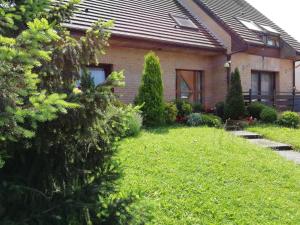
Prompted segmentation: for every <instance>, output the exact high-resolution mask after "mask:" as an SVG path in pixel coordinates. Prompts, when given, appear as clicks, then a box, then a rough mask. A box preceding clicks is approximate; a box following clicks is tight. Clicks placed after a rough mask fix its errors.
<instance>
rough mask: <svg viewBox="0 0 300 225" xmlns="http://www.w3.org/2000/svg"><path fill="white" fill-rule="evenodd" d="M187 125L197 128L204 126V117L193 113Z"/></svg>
mask: <svg viewBox="0 0 300 225" xmlns="http://www.w3.org/2000/svg"><path fill="white" fill-rule="evenodd" d="M186 123H187V125H188V126H190V127H197V126H201V125H202V115H201V114H200V113H192V114H190V115H189V116H188V117H187V122H186Z"/></svg>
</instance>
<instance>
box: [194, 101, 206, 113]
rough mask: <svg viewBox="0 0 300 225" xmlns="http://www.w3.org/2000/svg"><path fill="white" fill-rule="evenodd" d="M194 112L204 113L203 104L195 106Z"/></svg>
mask: <svg viewBox="0 0 300 225" xmlns="http://www.w3.org/2000/svg"><path fill="white" fill-rule="evenodd" d="M193 112H194V113H201V112H204V107H203V105H202V104H201V103H195V104H193Z"/></svg>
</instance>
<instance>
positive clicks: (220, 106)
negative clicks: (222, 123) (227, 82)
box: [215, 102, 225, 118]
mask: <svg viewBox="0 0 300 225" xmlns="http://www.w3.org/2000/svg"><path fill="white" fill-rule="evenodd" d="M224 108H225V103H224V102H218V103H217V104H216V106H215V109H216V111H215V113H216V115H217V116H218V117H221V118H224Z"/></svg>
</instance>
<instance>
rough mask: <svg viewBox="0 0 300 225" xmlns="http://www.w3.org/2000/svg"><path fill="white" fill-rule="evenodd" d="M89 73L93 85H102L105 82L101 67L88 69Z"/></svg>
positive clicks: (103, 71)
mask: <svg viewBox="0 0 300 225" xmlns="http://www.w3.org/2000/svg"><path fill="white" fill-rule="evenodd" d="M89 71H90V73H91V77H92V78H93V80H94V83H95V85H96V86H97V85H99V84H103V83H104V82H105V80H106V77H107V75H106V74H105V70H104V68H101V67H90V68H89Z"/></svg>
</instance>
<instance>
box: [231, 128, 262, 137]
mask: <svg viewBox="0 0 300 225" xmlns="http://www.w3.org/2000/svg"><path fill="white" fill-rule="evenodd" d="M230 133H232V134H233V135H235V136H237V137H241V138H246V139H260V138H262V136H261V135H260V134H257V133H254V132H249V131H244V130H239V131H231V132H230Z"/></svg>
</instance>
